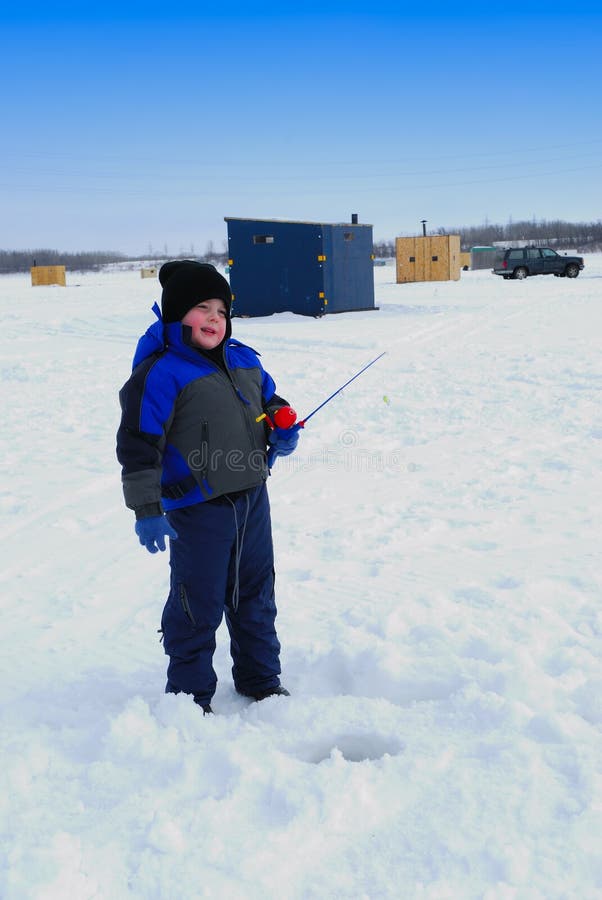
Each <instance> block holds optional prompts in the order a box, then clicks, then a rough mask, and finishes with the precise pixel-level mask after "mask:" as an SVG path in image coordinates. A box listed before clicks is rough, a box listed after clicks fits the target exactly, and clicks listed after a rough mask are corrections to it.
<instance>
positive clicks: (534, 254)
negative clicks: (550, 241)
mask: <svg viewBox="0 0 602 900" xmlns="http://www.w3.org/2000/svg"><path fill="white" fill-rule="evenodd" d="M527 259H541V252H540V251H539V250H538V249H537V247H529V249H528V250H527Z"/></svg>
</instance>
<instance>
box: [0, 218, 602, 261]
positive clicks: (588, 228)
mask: <svg viewBox="0 0 602 900" xmlns="http://www.w3.org/2000/svg"><path fill="white" fill-rule="evenodd" d="M428 233H429V234H459V235H460V244H461V248H462V250H470V248H471V247H488V246H489V245H490V244H493V243H507V244H511V243H513V242H514V241H533V242H534V243H535V242H536V243H537V244H538V245H540V246H541V245H542V244H545V243H549V244H551V245H552V246H553V247H558V248H560V249H571V250H575V251H577V252H579V253H596V252H600V251H602V220H599V221H598V222H563V221H561V220H555V221H546V220H542V221H540V222H537V221H535V220H531V221H525V222H508V223H507V224H506V225H492V224H491V223H490V222H485V223H484V224H483V225H471V226H458V227H456V228H437V229H436V230H435V231H429V232H428ZM374 254H375V256H378V257H381V258H383V257H392V256H395V238H393V239H391V240H385V241H375V242H374ZM183 256H186V254H181V253H180V254H174V255H173V256H169V255H167V254H165V253H164V254H162V255H158V254H153V253H150V254H149V255H147V256H145V257H144V261H145V262H147V263H151V264H155V263H156V264H157V265H158V264H160V263H161V262H163V261H164V260H165V259H167V258H169V259H177V258H179V257H183ZM141 258H142V257H141V256H126V255H125V254H124V253H120V252H119V251H117V250H115V251H110V250H91V251H86V252H81V253H63V252H62V251H60V250H48V249H40V250H0V273H2V272H29V269H30V268H31V266H65V268H66V269H67V270H68V271H76V272H86V271H90V270H94V269H100V268H102V267H103V266H106V265H109V264H110V263H127V262H132V263H134V262H138V261H140V259H141ZM189 258H192V259H195V258H199V257H196V256H195V254H194V250H193V249H192V248H191V253H190V255H189ZM227 258H228V257H227V252H226V251H225V250H224V252H222V253H220V252H219V251H217V250H215V248H214V246H213V244H212V242H209V244H208V246H207V252H206V253H205V256H204V257H203V259H204V261H206V262H212V263H214V264H215V265H220V264H222V265H223V264H225V263H226V260H227Z"/></svg>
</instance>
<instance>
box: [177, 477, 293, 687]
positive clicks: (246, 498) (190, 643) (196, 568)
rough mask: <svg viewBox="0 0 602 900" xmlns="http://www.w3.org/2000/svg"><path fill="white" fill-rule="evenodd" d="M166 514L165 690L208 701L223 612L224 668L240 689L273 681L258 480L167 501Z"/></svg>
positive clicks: (270, 581)
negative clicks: (203, 496)
mask: <svg viewBox="0 0 602 900" xmlns="http://www.w3.org/2000/svg"><path fill="white" fill-rule="evenodd" d="M168 518H169V522H170V524H171V525H173V527H174V528H175V529H176V531H177V533H178V538H177V540H174V541H170V566H171V582H170V591H169V596H168V598H167V603H166V604H165V608H164V610H163V616H162V620H161V628H162V630H163V643H164V647H165V652H166V653H167V655H168V656H169V658H170V661H169V665H168V668H167V687H166V691H167V692H173V693H179V692H180V691H182V692H185V693H187V694H193V695H194V699H195V700H196V701H197V702H198V703H200V704H202V705H203V704H206V703H209V702H210V701H211V698H212V697H213V694H214V693H215V688H216V684H217V676H216V674H215V670H214V668H213V654H214V651H215V646H216V642H215V634H216V631H217V629H218V627H219V625H220V623H221V621H222V616H223V615H224V613H225V616H226V624H227V626H228V632H229V634H230V653H231V655H232V662H233V666H232V676H233V679H234V686H235V688H236V690H237V691H239V692H240V693H241V694H249V695H251V694H254V693H258V692H260V691H263V690H265V689H268V688H272V687H277V686H278V685H279V684H280V679H279V675H280V644H279V642H278V637H277V635H276V627H275V620H276V603H275V598H274V551H273V546H272V527H271V519H270V506H269V500H268V492H267V488H266V486H265V484H262V485H260V486H259V487H257V488H252V489H250V490H248V491H243V492H241V493H239V494H237V495H234V496H233V497H228V496H224V497H218V498H217V499H216V500H211V501H208V502H205V503H197V504H195V505H194V506H186V507H183V508H182V509H174V510H171V511H170V512H169V513H168Z"/></svg>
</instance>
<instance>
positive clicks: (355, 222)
mask: <svg viewBox="0 0 602 900" xmlns="http://www.w3.org/2000/svg"><path fill="white" fill-rule="evenodd" d="M351 224H352V225H357V213H351Z"/></svg>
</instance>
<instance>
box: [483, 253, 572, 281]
mask: <svg viewBox="0 0 602 900" xmlns="http://www.w3.org/2000/svg"><path fill="white" fill-rule="evenodd" d="M583 266H584V263H583V257H582V256H560V254H559V253H556V251H555V250H552V249H551V248H550V247H520V248H518V247H516V248H514V249H512V250H504V251H502V254H501V255H500V256H499V257H498V258H497V259H496V260H495V262H494V264H493V269H492V270H491V271H492V272H493V274H494V275H503V277H504V278H526V277H527V276H528V275H559V276H560V277H561V278H564V277H565V276H566V278H576V277H577V275H578V274H579V272H580V271H581V270H582V268H583Z"/></svg>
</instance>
